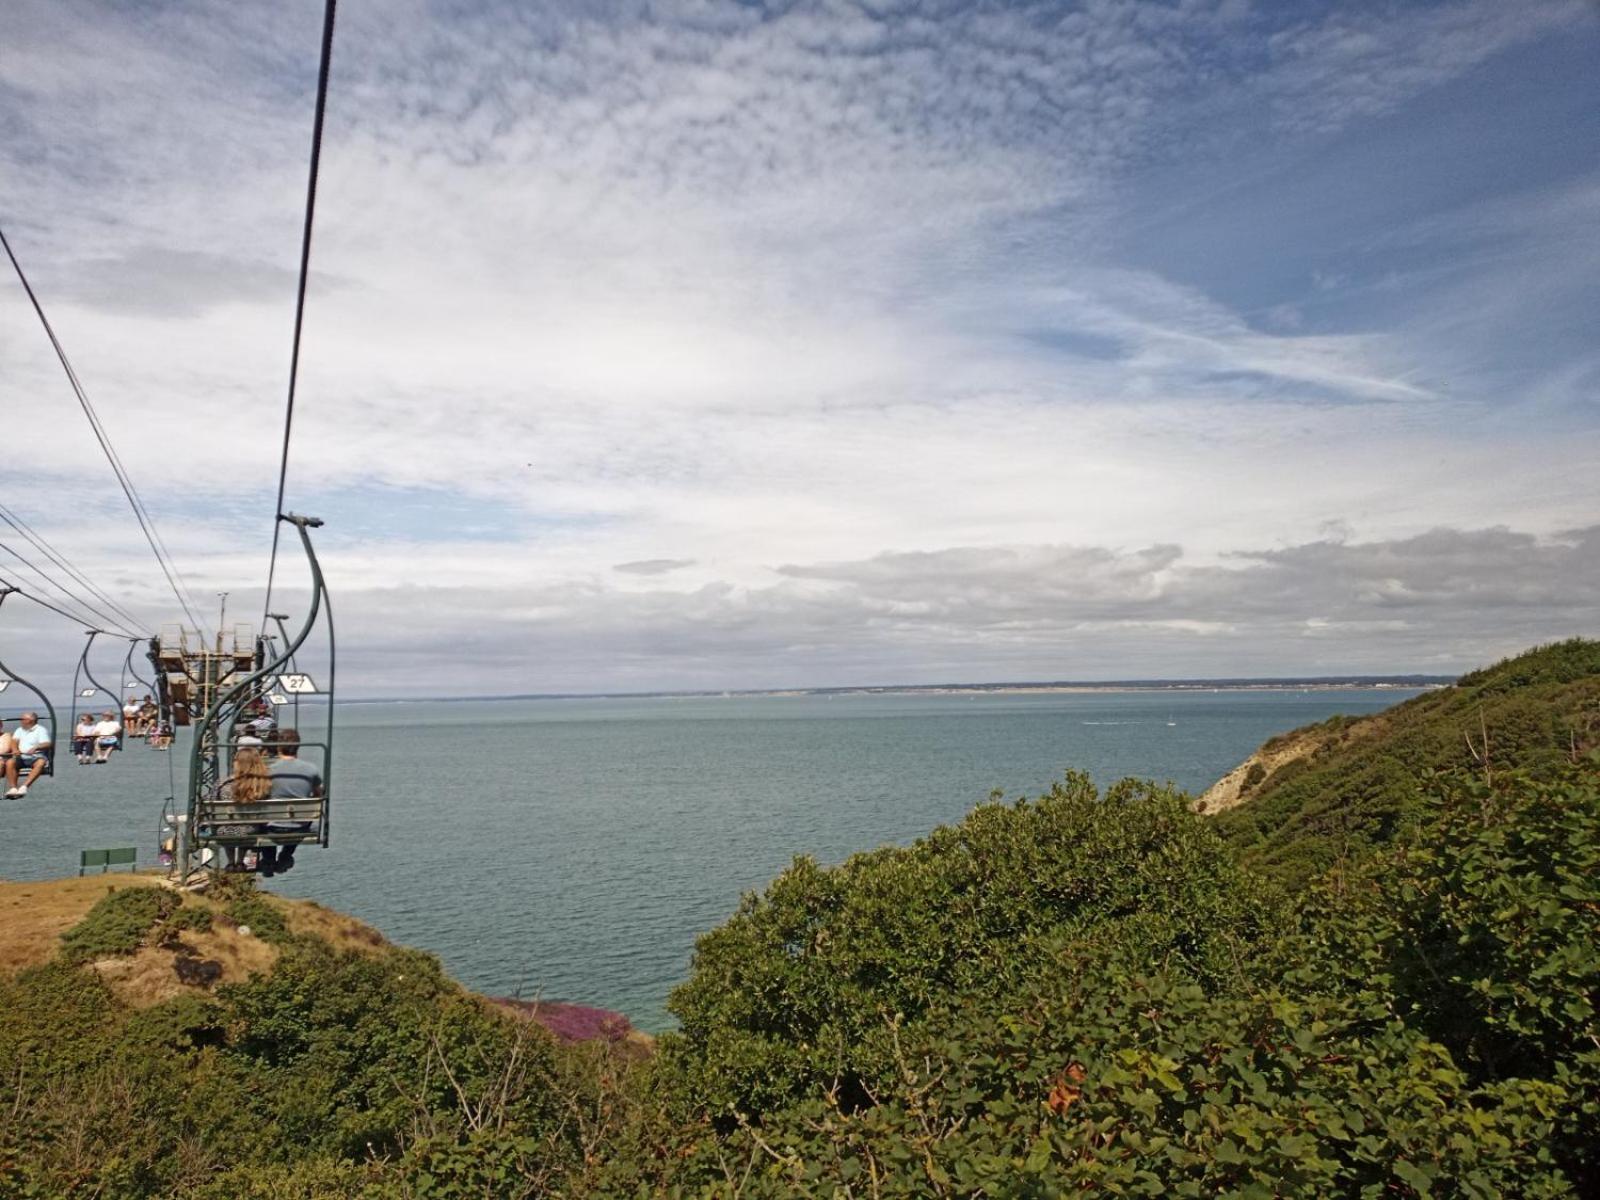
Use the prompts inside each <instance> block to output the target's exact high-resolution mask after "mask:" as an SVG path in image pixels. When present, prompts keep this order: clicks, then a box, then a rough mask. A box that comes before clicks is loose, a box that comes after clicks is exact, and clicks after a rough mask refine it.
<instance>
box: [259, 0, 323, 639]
mask: <svg viewBox="0 0 1600 1200" xmlns="http://www.w3.org/2000/svg"><path fill="white" fill-rule="evenodd" d="M337 8H338V0H325V2H324V5H323V10H322V61H321V64H320V65H319V66H318V68H317V107H316V114H315V116H314V117H313V118H312V122H311V165H310V168H309V169H308V170H307V172H306V218H305V226H304V228H303V230H302V231H301V235H300V286H299V288H298V289H297V291H296V293H295V302H294V342H293V345H292V346H291V348H290V350H289V395H288V399H287V401H286V402H285V404H284V409H283V454H282V457H281V458H280V459H279V462H278V499H277V502H276V503H275V504H274V505H273V509H272V557H271V559H269V560H268V563H267V594H266V598H265V599H264V600H263V601H262V602H261V627H262V628H263V629H265V628H266V625H267V611H268V610H269V609H270V608H271V607H272V581H273V577H274V576H275V575H276V574H277V571H278V535H279V533H280V532H281V531H282V529H283V494H284V489H285V487H286V486H287V485H288V481H289V436H290V434H291V433H292V432H293V431H294V393H295V385H296V383H298V381H299V377H300V331H301V328H302V326H303V325H304V322H305V315H306V280H307V278H308V276H309V275H310V272H311V229H312V225H313V223H314V221H315V218H316V212H317V171H318V169H319V168H320V166H321V164H322V123H323V117H324V115H325V114H326V113H327V111H328V71H329V68H330V66H331V65H332V63H333V20H334V11H335V9H337Z"/></svg>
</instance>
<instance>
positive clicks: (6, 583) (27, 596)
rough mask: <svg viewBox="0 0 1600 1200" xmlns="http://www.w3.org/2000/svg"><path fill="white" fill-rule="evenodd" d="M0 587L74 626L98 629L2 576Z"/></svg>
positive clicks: (103, 631) (0, 577) (0, 576)
mask: <svg viewBox="0 0 1600 1200" xmlns="http://www.w3.org/2000/svg"><path fill="white" fill-rule="evenodd" d="M0 587H3V588H5V589H9V590H10V591H12V592H14V593H16V594H17V595H18V596H21V597H22V598H23V599H24V600H31V601H33V602H34V603H35V604H37V605H38V606H39V607H40V608H48V609H49V610H50V611H51V612H53V613H57V614H59V615H60V616H63V617H65V618H66V619H67V620H69V621H71V622H72V623H73V624H74V625H82V626H83V627H84V628H85V629H96V628H98V626H95V625H92V624H90V623H89V622H88V621H85V620H84V619H83V618H82V617H79V616H74V615H73V614H72V613H69V612H68V611H67V610H66V609H64V608H61V607H59V606H57V605H54V604H51V603H50V601H48V600H44V599H41V598H40V597H38V596H35V595H34V594H33V593H32V592H30V591H28V590H27V589H26V588H24V587H20V586H18V584H16V583H15V582H14V581H12V580H10V579H7V578H6V577H5V576H4V575H0ZM100 632H102V633H106V632H109V631H108V630H103V629H102V630H100Z"/></svg>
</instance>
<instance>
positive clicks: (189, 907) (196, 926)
mask: <svg viewBox="0 0 1600 1200" xmlns="http://www.w3.org/2000/svg"><path fill="white" fill-rule="evenodd" d="M211 923H212V917H211V910H210V909H209V908H201V907H200V906H199V905H197V904H186V905H184V906H183V907H182V908H180V909H178V911H177V912H175V913H173V914H172V915H171V916H170V917H168V918H167V928H169V929H174V930H178V931H180V932H188V933H210V932H211Z"/></svg>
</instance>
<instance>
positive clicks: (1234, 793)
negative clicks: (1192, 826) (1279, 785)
mask: <svg viewBox="0 0 1600 1200" xmlns="http://www.w3.org/2000/svg"><path fill="white" fill-rule="evenodd" d="M1319 732H1320V731H1318V730H1316V729H1308V730H1296V731H1295V732H1294V733H1290V734H1286V735H1284V736H1283V737H1281V738H1274V739H1273V740H1272V741H1270V742H1268V743H1267V744H1266V745H1264V746H1262V747H1261V748H1260V749H1259V750H1257V751H1256V752H1255V753H1254V754H1252V755H1251V756H1250V757H1249V758H1247V759H1245V760H1244V761H1243V762H1242V763H1240V764H1239V765H1238V766H1237V767H1235V768H1234V769H1233V770H1231V771H1229V772H1228V773H1227V774H1226V775H1224V776H1223V777H1222V778H1221V779H1219V780H1217V781H1216V782H1215V783H1213V784H1212V785H1211V786H1210V787H1208V788H1207V789H1206V790H1205V791H1204V792H1202V793H1201V794H1200V798H1199V799H1198V800H1196V801H1195V802H1194V811H1195V812H1197V813H1199V814H1201V815H1202V816H1210V815H1211V814H1213V813H1219V812H1223V811H1225V810H1227V809H1230V808H1233V807H1234V806H1235V805H1238V804H1243V803H1244V802H1245V801H1246V800H1248V799H1249V798H1250V795H1251V793H1252V792H1253V791H1255V790H1256V789H1258V788H1259V787H1260V786H1261V785H1262V784H1264V783H1265V782H1266V781H1267V780H1268V779H1270V778H1272V774H1273V772H1275V771H1277V770H1278V769H1279V768H1280V767H1286V766H1288V765H1289V764H1290V763H1292V762H1298V761H1299V760H1300V759H1302V758H1310V757H1311V756H1312V755H1313V754H1315V753H1316V752H1317V750H1318V749H1319V748H1320V747H1321V746H1322V745H1323V742H1324V740H1325V739H1324V738H1322V737H1321V736H1319Z"/></svg>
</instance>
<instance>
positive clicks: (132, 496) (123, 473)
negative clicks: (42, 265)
mask: <svg viewBox="0 0 1600 1200" xmlns="http://www.w3.org/2000/svg"><path fill="white" fill-rule="evenodd" d="M0 246H3V247H4V248H5V252H6V257H7V258H9V259H10V260H11V266H12V267H13V268H14V269H15V271H16V273H17V278H18V280H20V281H21V283H22V289H23V291H25V292H27V293H28V300H29V302H30V303H31V304H32V305H33V311H34V312H35V313H36V314H37V315H38V317H39V323H40V324H42V325H43V326H44V331H45V335H46V336H47V337H48V338H49V339H50V344H51V346H53V347H54V348H55V352H56V357H57V358H58V359H60V360H61V367H62V369H63V370H64V371H65V372H66V373H67V382H68V383H70V384H71V385H72V391H73V394H74V395H75V396H77V398H78V404H79V406H80V407H81V408H82V409H83V415H84V416H85V417H86V418H88V421H89V428H90V429H91V430H92V431H93V433H94V436H95V440H96V441H98V442H99V443H100V449H101V450H102V451H104V453H105V456H106V461H107V462H109V463H110V464H111V470H112V473H113V474H114V475H116V477H117V483H118V484H119V485H120V486H121V488H122V494H123V495H124V496H126V497H127V500H128V505H129V507H131V508H132V509H133V515H134V518H135V519H136V520H137V521H138V522H139V528H140V530H141V531H142V532H143V533H144V536H145V541H147V542H149V543H150V551H151V553H153V554H154V555H155V558H156V563H157V565H158V566H160V568H161V573H162V574H163V575H165V576H166V578H167V585H168V586H169V587H171V588H172V594H173V595H174V596H175V597H176V598H177V600H178V606H179V607H180V608H182V609H183V611H184V614H185V615H186V616H188V618H189V620H190V621H191V622H193V624H194V626H195V628H196V629H199V630H202V631H204V629H205V624H204V623H203V622H202V621H201V620H200V618H199V617H197V616H196V615H195V611H194V609H193V608H192V607H191V606H190V602H189V599H187V598H186V595H185V589H183V588H180V586H179V582H180V580H181V578H182V577H181V576H180V575H179V574H178V573H177V567H176V565H175V564H173V563H172V562H171V561H170V560H171V554H170V553H169V552H167V551H166V544H165V543H164V542H162V540H161V537H160V535H159V534H157V533H156V531H155V522H154V520H153V519H152V518H151V516H150V512H149V510H148V509H147V508H146V507H145V505H144V501H143V500H141V499H140V498H139V493H138V489H137V488H135V487H134V486H133V480H132V479H131V478H130V477H129V476H128V472H127V469H126V468H125V467H124V466H123V465H122V459H121V458H120V457H119V456H118V454H117V452H116V450H115V448H113V446H112V445H111V439H110V437H109V435H108V434H107V433H106V430H105V426H104V425H102V424H101V423H100V416H99V414H98V413H97V412H95V409H94V405H93V404H92V403H91V402H90V400H89V394H88V392H86V391H85V390H84V387H83V383H82V382H81V381H80V380H79V379H78V374H77V372H76V371H74V370H73V369H72V363H71V361H70V360H69V359H68V358H67V351H66V348H65V347H64V346H62V344H61V340H60V339H59V338H58V337H56V331H55V329H54V328H53V327H52V326H51V324H50V318H49V317H47V316H45V313H44V308H43V306H42V305H41V304H40V303H39V297H38V296H36V295H35V294H34V291H33V285H32V284H30V283H29V282H28V276H27V274H26V273H25V272H24V271H23V269H22V264H21V263H20V262H18V261H17V256H16V254H15V253H14V252H13V251H12V249H11V243H10V242H9V241H8V240H7V239H6V235H5V231H4V230H3V229H0Z"/></svg>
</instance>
